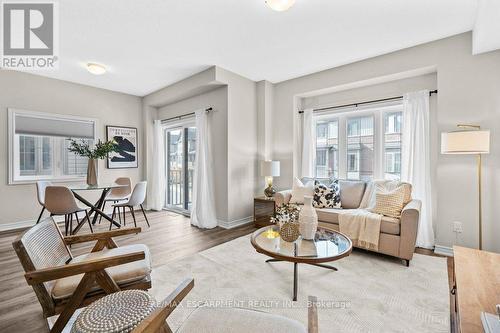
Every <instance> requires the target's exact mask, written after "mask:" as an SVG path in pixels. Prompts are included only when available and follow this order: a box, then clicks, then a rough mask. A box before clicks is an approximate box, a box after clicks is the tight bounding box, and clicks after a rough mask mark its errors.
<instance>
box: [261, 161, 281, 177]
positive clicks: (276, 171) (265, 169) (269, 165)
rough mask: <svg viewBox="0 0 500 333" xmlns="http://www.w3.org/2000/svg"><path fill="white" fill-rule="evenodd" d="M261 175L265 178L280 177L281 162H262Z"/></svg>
mask: <svg viewBox="0 0 500 333" xmlns="http://www.w3.org/2000/svg"><path fill="white" fill-rule="evenodd" d="M260 175H261V176H264V177H279V175H280V162H279V161H262V162H260Z"/></svg>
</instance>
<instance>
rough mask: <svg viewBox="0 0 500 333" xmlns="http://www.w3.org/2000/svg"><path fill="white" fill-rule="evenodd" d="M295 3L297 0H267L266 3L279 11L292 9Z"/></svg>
mask: <svg viewBox="0 0 500 333" xmlns="http://www.w3.org/2000/svg"><path fill="white" fill-rule="evenodd" d="M294 4H295V0H266V5H267V6H268V7H269V8H271V9H273V10H275V11H278V12H283V11H285V10H288V9H290V7H292V6H293V5H294Z"/></svg>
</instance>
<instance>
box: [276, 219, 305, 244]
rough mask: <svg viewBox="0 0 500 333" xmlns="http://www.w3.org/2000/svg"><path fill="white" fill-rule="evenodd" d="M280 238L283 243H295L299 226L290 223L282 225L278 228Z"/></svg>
mask: <svg viewBox="0 0 500 333" xmlns="http://www.w3.org/2000/svg"><path fill="white" fill-rule="evenodd" d="M280 236H281V239H283V240H284V241H285V242H290V243H291V242H295V241H296V240H297V239H298V238H299V236H300V233H299V224H298V223H296V222H292V221H287V222H285V223H283V224H282V225H281V227H280Z"/></svg>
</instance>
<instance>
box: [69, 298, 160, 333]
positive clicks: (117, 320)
mask: <svg viewBox="0 0 500 333" xmlns="http://www.w3.org/2000/svg"><path fill="white" fill-rule="evenodd" d="M156 307H157V303H156V300H155V299H154V297H153V296H151V295H150V294H148V293H147V292H145V291H142V290H124V291H119V292H116V293H113V294H110V295H108V296H105V297H103V298H101V299H99V300H97V301H95V302H94V303H92V304H90V305H89V306H87V307H86V308H85V309H84V310H83V311H82V312H81V313H80V314H79V315H78V317H77V319H76V321H75V323H74V324H73V327H72V329H71V333H97V332H106V333H115V332H116V333H118V332H131V331H132V330H133V329H134V328H135V327H136V326H137V325H138V324H139V323H140V322H141V321H143V320H144V319H145V318H146V317H147V316H148V315H149V314H151V312H153V311H154V310H155V309H156Z"/></svg>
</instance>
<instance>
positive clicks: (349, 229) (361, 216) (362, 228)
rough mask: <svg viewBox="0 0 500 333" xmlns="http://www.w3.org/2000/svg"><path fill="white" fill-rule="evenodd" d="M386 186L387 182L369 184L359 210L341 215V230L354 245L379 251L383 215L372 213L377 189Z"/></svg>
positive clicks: (348, 211) (347, 211)
mask: <svg viewBox="0 0 500 333" xmlns="http://www.w3.org/2000/svg"><path fill="white" fill-rule="evenodd" d="M377 184H379V185H386V182H385V181H375V182H370V183H368V185H367V187H366V191H365V194H364V196H363V199H362V200H361V204H360V206H359V209H355V210H346V211H344V212H341V213H340V214H339V229H340V232H341V233H343V234H344V235H347V237H349V238H350V239H351V240H352V245H353V246H357V247H362V248H365V249H368V250H375V251H378V239H379V236H380V223H381V222H382V215H379V214H375V213H372V212H371V209H372V208H373V207H375V187H376V186H377Z"/></svg>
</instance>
